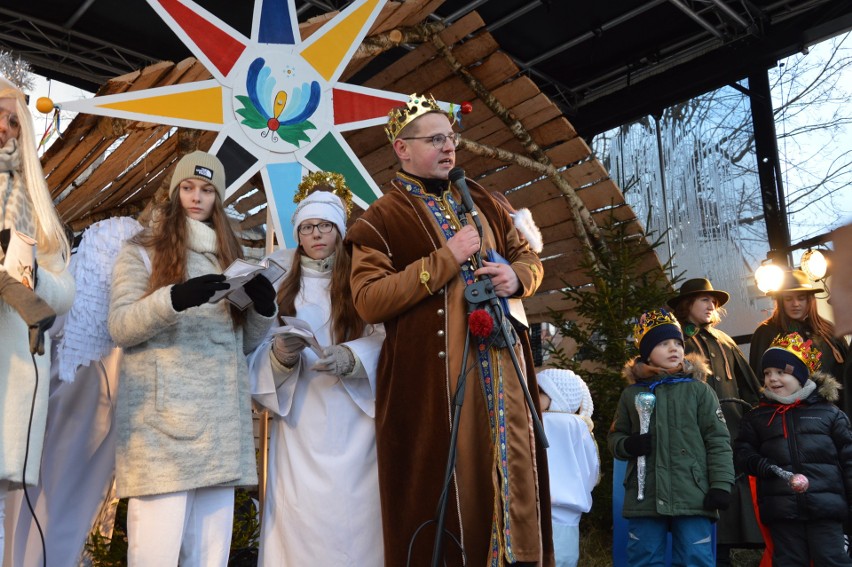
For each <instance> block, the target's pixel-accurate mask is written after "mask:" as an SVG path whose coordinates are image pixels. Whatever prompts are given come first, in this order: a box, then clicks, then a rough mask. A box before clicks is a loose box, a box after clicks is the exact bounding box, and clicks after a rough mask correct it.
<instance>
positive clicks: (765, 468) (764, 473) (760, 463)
mask: <svg viewBox="0 0 852 567" xmlns="http://www.w3.org/2000/svg"><path fill="white" fill-rule="evenodd" d="M771 465H772V462H770V460H769V459H767V458H766V457H761V456H760V455H752V456H750V457H749V458H748V460H747V461H746V471H748V473H749V474H753V475H754V476H756V477H758V478H772V477H774V476H775V474H774V473H773V472H772V471H771V470H769V467H770V466H771Z"/></svg>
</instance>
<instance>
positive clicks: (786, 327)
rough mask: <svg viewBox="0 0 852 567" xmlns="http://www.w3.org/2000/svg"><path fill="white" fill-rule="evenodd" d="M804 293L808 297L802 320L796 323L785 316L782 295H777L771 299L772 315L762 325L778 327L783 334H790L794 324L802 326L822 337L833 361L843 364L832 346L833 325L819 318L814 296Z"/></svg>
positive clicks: (839, 354)
mask: <svg viewBox="0 0 852 567" xmlns="http://www.w3.org/2000/svg"><path fill="white" fill-rule="evenodd" d="M790 293H797V292H790ZM804 293H805V294H806V295H807V296H808V308H807V311H806V313H805V318H804V319H803V320H801V321H796V320H795V319H791V318H790V317H788V316H787V313H786V312H785V311H784V295H783V294H781V293H779V294H778V295H776V296H775V297H774V298H773V299H774V300H775V309H774V310H773V311H772V315H770V316H769V318H768V319H767V320H766V321H764V323H768V324H772V325H775V326H777V327H780V328H781V329H782V330H783V331H784V333H785V334H786V333H791V332H792V329H791V328H790V327H791V326H792V325H793V324H794V323H795V324H797V325H804V326H805V327H806V328H807V329H808V330H810V331H812V332H814V333H816V334H817V335H819V336H820V337H822V340H823V342H825V344H826V345H828V347H829V348H830V349H831V351H832V353H833V354H834V360H836V361H837V362H843V354H842V353H840V351H838V350H837V347H836V346H834V341H832V339H831V338H832V337H833V336H834V325H832V324H831V321H826V320H825V319H823V318H822V317H820V314H819V311H818V310H817V303H816V294H815V293H812V292H810V293H809V292H804Z"/></svg>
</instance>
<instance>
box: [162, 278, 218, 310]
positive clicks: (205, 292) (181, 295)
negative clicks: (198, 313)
mask: <svg viewBox="0 0 852 567" xmlns="http://www.w3.org/2000/svg"><path fill="white" fill-rule="evenodd" d="M229 287H230V286H229V285H228V284H226V283H225V276H223V275H222V274H204V275H203V276H198V277H197V278H190V279H188V280H186V281H185V282H183V283H179V284H175V285H173V286H172V307H174V308H175V311H184V310H185V309H189V308H190V307H198V306H199V305H203V304H205V303H207V302H208V301H209V300H210V298H211V297H213V294H214V293H216V292H217V291H222V290H225V289H228V288H229Z"/></svg>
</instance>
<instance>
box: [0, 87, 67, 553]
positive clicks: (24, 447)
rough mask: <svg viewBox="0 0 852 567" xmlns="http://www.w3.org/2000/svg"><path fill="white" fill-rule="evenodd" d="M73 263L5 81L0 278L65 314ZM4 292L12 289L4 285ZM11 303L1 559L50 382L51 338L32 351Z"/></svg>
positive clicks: (4, 315) (0, 443)
mask: <svg viewBox="0 0 852 567" xmlns="http://www.w3.org/2000/svg"><path fill="white" fill-rule="evenodd" d="M16 250H17V251H18V252H14V251H16ZM21 252H23V253H21ZM68 258H69V250H68V241H67V239H66V238H65V231H64V229H63V227H62V223H61V222H60V221H59V217H58V216H57V214H56V211H55V210H54V208H53V202H52V201H51V198H50V192H49V191H48V189H47V185H46V184H45V181H44V172H43V171H42V169H41V164H40V163H39V160H38V155H37V153H36V138H35V132H34V130H33V123H32V117H31V116H30V111H29V109H28V108H27V105H26V102H25V98H24V93H23V92H21V90H20V89H18V88H17V87H16V86H15V85H13V84H12V83H10V82H9V81H7V80H6V79H5V78H3V77H0V272H2V274H0V275H2V276H3V281H4V282H5V281H8V282H10V284H11V285H14V286H15V287H16V288H17V292H16V293H20V294H23V295H24V296H25V297H24V299H25V300H27V299H33V300H34V299H37V298H40V299H41V300H43V301H45V302H47V304H48V305H49V306H50V308H52V309H53V311H55V312H56V313H59V314H62V313H65V312H66V311H68V310H69V309H70V308H71V303H72V302H73V301H74V279H73V277H72V276H71V275H70V274H69V272H68V270H67V266H68ZM18 282H20V284H23V285H19V284H18ZM3 288H4V290H8V289H9V287H8V285H7V284H5V283H4V285H3ZM25 288H26V289H25ZM5 293H6V291H4V294H5ZM33 295H34V296H37V298H36V297H33ZM26 296H29V297H26ZM6 299H10V297H6ZM11 305H13V303H10V302H8V301H7V300H4V299H0V334H2V337H3V339H2V341H0V367H2V368H3V369H4V370H3V371H2V373H0V396H2V399H3V408H4V409H3V413H2V425H0V430H2V435H0V554H2V550H3V533H4V532H3V530H2V518H3V514H4V509H5V503H6V494H7V491H8V489H9V487H10V484H12V483H14V484H20V483H22V482H26V484H30V485H32V484H35V483H37V482H38V473H39V463H40V462H41V452H42V443H43V439H44V431H45V423H46V418H47V399H48V383H49V381H50V372H49V370H50V342H49V339H48V340H47V343H46V344H45V345H44V346H43V350H42V351H41V352H40V353H39V352H35V353H32V349H31V344H30V329H29V328H28V327H29V325H28V324H27V323H26V322H25V321H24V319H23V317H22V316H21V315H20V314H19V313H18V312H17V311H15V310H13V309H12V308H11V307H10V306H11ZM30 426H31V427H32V430H31V431H29V432H28V429H29V428H30ZM25 464H26V471H24V465H25Z"/></svg>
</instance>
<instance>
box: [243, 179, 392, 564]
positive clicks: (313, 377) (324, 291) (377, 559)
mask: <svg viewBox="0 0 852 567" xmlns="http://www.w3.org/2000/svg"><path fill="white" fill-rule="evenodd" d="M332 191H333V192H332ZM338 195H340V196H338ZM341 197H342V198H341ZM350 198H351V194H350V192H349V190H348V188H347V187H346V184H345V181H344V179H343V176H341V175H340V174H336V173H326V172H315V173H311V174H309V175H307V176H306V177H305V178H304V179H303V181H302V183H301V184H300V186H299V193H298V195H297V196H296V199H295V201H296V202H298V203H299V205H298V206H297V208H296V211H295V213H293V217H292V225H293V237H294V239H295V240H296V241H297V242H298V243H299V245H298V247H297V248H296V249H295V250H294V249H287V250H278V251H276V252H274V253H273V254H272V255H271V256H270V258H271V259H273V260H275V261H276V262H277V263H278V264H280V265H282V266H284V267H285V268H286V270H287V274H286V275H285V276H284V278H282V279H281V280H280V282H279V284H278V286H279V287H278V290H277V291H278V309H279V313H280V315H281V316H282V321H281V326H280V327H273V328H272V329H271V330H270V332H269V334H268V335H267V338H266V340H265V341H264V342H263V343H262V344H261V345H260V346H259V347H258V348H257V349H256V350H255V351H254V353H253V354H252V355H251V356H250V357H249V369H250V380H251V387H252V394H253V395H254V399H255V401H257V402H258V403H260V404H261V405H263V406H264V407H265V408H267V409H268V410H269V411H270V412H271V413H272V416H273V427H272V433H271V441H270V449H269V470H268V475H267V481H266V501H265V503H264V510H263V522H262V525H261V534H260V558H259V565H264V566H273V565H274V566H276V567H277V566H282V565H283V566H285V567H289V566H302V565H352V566H356V565H357V566H358V567H380V566H381V565H383V564H384V553H383V549H382V547H383V546H382V522H381V511H380V508H379V487H378V470H377V467H376V429H375V421H374V418H375V405H376V395H375V378H376V363H377V361H378V355H379V351H380V350H381V346H382V341H383V339H384V329H383V327H382V326H380V325H378V326H374V325H367V324H365V323H364V321H363V320H362V319H361V318H360V317H359V316H358V314H357V313H356V312H355V308H354V307H353V304H352V293H351V291H350V287H349V270H350V256H349V253H348V251H347V250H346V248H345V247H344V246H343V237H344V236H345V235H346V216H347V212H348V211H347V209H348V207H347V205H345V204H344V203H349V202H350ZM332 298H333V300H332ZM312 338H315V339H316V341H317V342H318V343H319V345H320V346H319V347H318V346H317V345H316V344H314V345H313V348H306V347H307V346H308V345H309V343H312V342H313V340H312Z"/></svg>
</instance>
